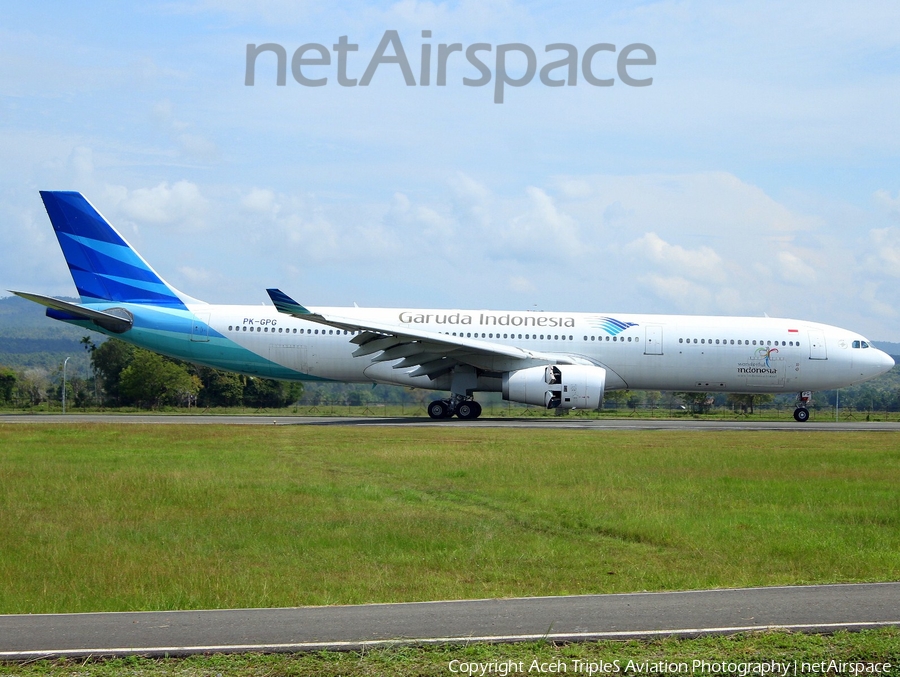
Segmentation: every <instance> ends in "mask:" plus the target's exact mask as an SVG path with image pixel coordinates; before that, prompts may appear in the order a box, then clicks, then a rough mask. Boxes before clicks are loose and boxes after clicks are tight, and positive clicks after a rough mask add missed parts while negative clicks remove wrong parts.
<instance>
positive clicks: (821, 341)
mask: <svg viewBox="0 0 900 677" xmlns="http://www.w3.org/2000/svg"><path fill="white" fill-rule="evenodd" d="M809 359H811V360H827V359H828V353H827V351H826V349H825V332H824V331H822V330H821V329H810V330H809Z"/></svg>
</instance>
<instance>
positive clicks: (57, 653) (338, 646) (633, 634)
mask: <svg viewBox="0 0 900 677" xmlns="http://www.w3.org/2000/svg"><path fill="white" fill-rule="evenodd" d="M890 626H898V627H900V620H895V621H872V622H848V623H801V624H794V625H745V626H733V627H722V628H681V629H672V630H623V631H614V632H564V633H558V634H554V633H545V634H541V635H537V634H533V635H484V636H468V637H465V636H461V637H423V638H407V639H374V640H357V641H344V642H341V641H331V642H297V643H290V644H221V645H209V646H172V647H130V648H127V647H120V648H103V649H96V648H95V649H46V650H42V651H0V661H35V660H42V659H49V658H84V657H91V656H94V657H97V658H100V657H121V656H148V657H164V656H189V655H192V654H203V653H250V652H258V653H294V652H296V653H300V652H305V651H356V650H361V649H378V648H390V647H397V646H415V645H437V644H472V643H474V642H484V643H490V644H507V643H513V642H536V641H542V640H553V641H561V642H566V641H568V642H584V641H592V640H595V641H596V640H603V639H653V638H655V637H700V636H703V635H731V634H737V633H740V632H762V631H771V630H793V631H798V632H811V633H815V632H822V633H824V632H828V631H831V630H865V629H869V628H882V627H890Z"/></svg>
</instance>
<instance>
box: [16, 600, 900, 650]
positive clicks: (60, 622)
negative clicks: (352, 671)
mask: <svg viewBox="0 0 900 677" xmlns="http://www.w3.org/2000/svg"><path fill="white" fill-rule="evenodd" d="M889 625H893V626H898V625H900V583H866V584H849V585H819V586H802V587H772V588H749V589H740V590H703V591H691V592H659V593H635V594H615V595H582V596H571V597H530V598H518V599H501V600H469V601H449V602H421V603H411V604H369V605H360V606H333V607H298V608H289V609H235V610H214V611H161V612H152V611H151V612H134V613H92V614H38V615H21V616H18V615H17V616H0V660H14V661H20V660H34V659H38V658H43V657H87V656H126V655H146V656H165V655H169V656H181V655H189V654H196V653H209V652H227V653H236V652H250V651H254V652H300V651H314V650H322V649H332V650H362V649H365V648H370V647H376V646H392V645H414V644H464V643H469V642H517V641H535V640H542V639H546V640H554V641H586V640H599V639H635V638H653V637H660V636H681V637H697V636H701V635H710V634H734V633H738V632H754V631H763V630H770V629H785V630H792V631H803V632H821V633H828V632H834V631H837V630H841V629H848V630H860V629H865V628H875V627H884V626H889Z"/></svg>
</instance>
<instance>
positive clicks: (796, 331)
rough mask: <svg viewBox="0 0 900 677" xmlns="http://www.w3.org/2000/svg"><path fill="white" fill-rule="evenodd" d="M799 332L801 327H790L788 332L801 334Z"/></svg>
mask: <svg viewBox="0 0 900 677" xmlns="http://www.w3.org/2000/svg"><path fill="white" fill-rule="evenodd" d="M799 333H800V330H799V329H788V334H799Z"/></svg>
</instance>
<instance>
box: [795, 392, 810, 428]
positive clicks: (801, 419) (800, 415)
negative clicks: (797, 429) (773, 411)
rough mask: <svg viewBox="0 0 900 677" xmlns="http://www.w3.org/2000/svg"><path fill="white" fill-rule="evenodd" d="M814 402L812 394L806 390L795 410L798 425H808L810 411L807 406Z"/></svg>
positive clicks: (801, 394) (798, 399) (798, 400)
mask: <svg viewBox="0 0 900 677" xmlns="http://www.w3.org/2000/svg"><path fill="white" fill-rule="evenodd" d="M811 400H812V393H811V392H810V391H809V390H804V391H803V392H802V393H800V397H799V398H797V408H796V409H794V420H795V421H797V422H798V423H806V422H807V421H808V420H809V409H808V408H807V405H808V404H809V403H810V401H811Z"/></svg>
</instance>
